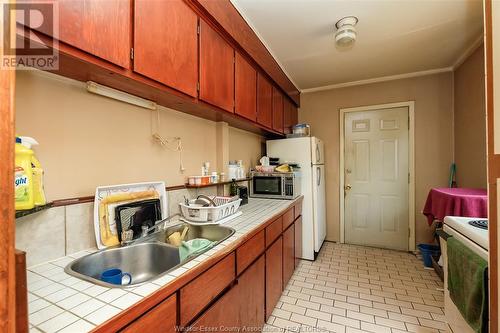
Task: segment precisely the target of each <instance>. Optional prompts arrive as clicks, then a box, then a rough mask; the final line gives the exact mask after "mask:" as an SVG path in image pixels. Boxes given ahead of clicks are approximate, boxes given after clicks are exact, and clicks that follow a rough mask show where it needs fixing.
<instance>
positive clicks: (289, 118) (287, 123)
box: [283, 97, 295, 134]
mask: <svg viewBox="0 0 500 333" xmlns="http://www.w3.org/2000/svg"><path fill="white" fill-rule="evenodd" d="M292 113H293V104H292V102H290V100H289V99H288V98H286V97H285V98H284V100H283V132H284V133H285V134H289V133H292V127H293V125H295V124H294V123H293V122H294V119H293V115H292Z"/></svg>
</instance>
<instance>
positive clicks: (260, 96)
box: [257, 73, 273, 128]
mask: <svg viewBox="0 0 500 333" xmlns="http://www.w3.org/2000/svg"><path fill="white" fill-rule="evenodd" d="M257 122H258V123H259V124H261V125H263V126H266V127H268V128H273V86H272V85H271V83H270V82H269V81H268V80H267V79H266V78H265V77H264V76H263V75H262V74H260V73H258V74H257Z"/></svg>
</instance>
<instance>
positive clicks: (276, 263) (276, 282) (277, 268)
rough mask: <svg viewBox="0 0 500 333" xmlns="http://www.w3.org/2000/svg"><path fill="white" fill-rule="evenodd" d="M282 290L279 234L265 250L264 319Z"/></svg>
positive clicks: (281, 252)
mask: <svg viewBox="0 0 500 333" xmlns="http://www.w3.org/2000/svg"><path fill="white" fill-rule="evenodd" d="M282 291H283V238H282V236H280V237H279V238H278V239H277V240H276V242H274V243H273V244H272V245H271V246H270V247H269V248H268V249H267V250H266V321H267V320H268V319H269V316H270V315H271V313H272V312H273V310H274V307H275V306H276V304H277V303H278V300H279V299H280V297H281V292H282Z"/></svg>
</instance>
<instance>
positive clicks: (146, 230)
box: [141, 225, 154, 237]
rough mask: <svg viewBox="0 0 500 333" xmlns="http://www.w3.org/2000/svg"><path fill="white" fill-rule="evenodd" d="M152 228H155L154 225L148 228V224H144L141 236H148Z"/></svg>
mask: <svg viewBox="0 0 500 333" xmlns="http://www.w3.org/2000/svg"><path fill="white" fill-rule="evenodd" d="M151 229H154V226H153V227H152V228H148V226H147V225H143V226H142V227H141V231H142V232H141V237H146V236H147V235H148V233H149V231H150V230H151Z"/></svg>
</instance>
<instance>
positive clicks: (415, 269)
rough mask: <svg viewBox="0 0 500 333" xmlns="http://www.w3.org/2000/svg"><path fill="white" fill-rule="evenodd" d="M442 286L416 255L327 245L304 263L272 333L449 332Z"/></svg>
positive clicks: (285, 294)
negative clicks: (285, 331)
mask: <svg viewBox="0 0 500 333" xmlns="http://www.w3.org/2000/svg"><path fill="white" fill-rule="evenodd" d="M442 288H443V284H442V282H441V281H440V280H439V278H438V276H437V275H436V273H435V272H434V271H432V270H426V269H424V268H423V264H422V261H421V260H420V259H418V258H416V257H415V255H413V254H410V253H406V252H398V251H392V250H383V249H376V248H369V247H362V246H353V245H346V244H336V243H329V242H325V244H324V245H323V248H322V249H321V252H320V253H319V255H318V258H317V259H316V261H314V262H309V261H301V263H300V265H299V267H298V268H297V270H296V271H295V274H294V275H293V277H292V279H291V280H290V282H289V283H288V285H287V286H286V288H285V291H284V292H283V295H282V297H281V299H280V301H279V302H278V304H277V306H276V308H275V309H274V311H273V314H272V316H271V317H270V318H269V321H268V323H267V325H266V327H265V330H266V331H267V332H278V331H283V329H285V330H287V331H290V332H294V331H295V332H297V331H299V330H300V331H302V332H304V331H305V332H317V331H331V332H341V333H354V332H374V333H385V332H387V333H399V332H418V333H420V332H422V333H424V332H425V333H427V332H448V328H447V325H446V323H445V322H444V312H443V310H444V303H443V291H442Z"/></svg>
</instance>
